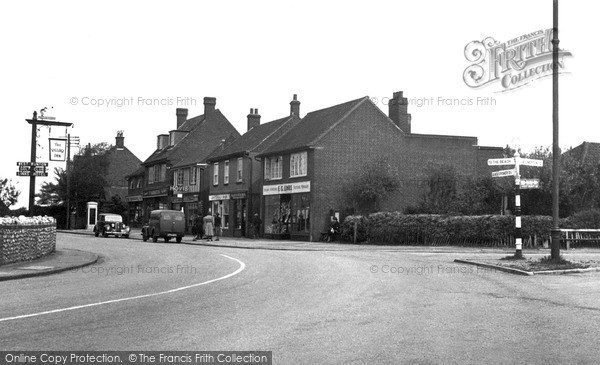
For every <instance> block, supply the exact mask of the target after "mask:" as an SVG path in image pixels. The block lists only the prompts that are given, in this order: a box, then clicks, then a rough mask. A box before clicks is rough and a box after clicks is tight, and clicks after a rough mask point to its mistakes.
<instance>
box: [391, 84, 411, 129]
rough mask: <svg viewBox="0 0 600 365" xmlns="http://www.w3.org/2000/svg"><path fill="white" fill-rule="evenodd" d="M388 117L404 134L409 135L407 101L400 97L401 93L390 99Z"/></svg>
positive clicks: (396, 93)
mask: <svg viewBox="0 0 600 365" xmlns="http://www.w3.org/2000/svg"><path fill="white" fill-rule="evenodd" d="M388 106H389V117H390V119H391V120H392V121H393V122H394V123H395V124H396V125H397V126H398V127H399V128H400V129H402V131H404V132H405V133H410V121H411V115H410V114H408V99H406V98H405V97H403V96H402V91H397V92H395V93H394V96H393V97H392V98H391V99H390V102H389V104H388Z"/></svg>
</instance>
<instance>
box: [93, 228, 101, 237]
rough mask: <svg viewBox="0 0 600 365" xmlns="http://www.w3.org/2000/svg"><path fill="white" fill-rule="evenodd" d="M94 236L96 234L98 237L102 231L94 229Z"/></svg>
mask: <svg viewBox="0 0 600 365" xmlns="http://www.w3.org/2000/svg"><path fill="white" fill-rule="evenodd" d="M94 236H96V237H98V236H100V232H98V230H97V229H95V230H94Z"/></svg>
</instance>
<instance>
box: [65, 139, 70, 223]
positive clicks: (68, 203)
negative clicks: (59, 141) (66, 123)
mask: <svg viewBox="0 0 600 365" xmlns="http://www.w3.org/2000/svg"><path fill="white" fill-rule="evenodd" d="M70 164H71V134H70V133H69V134H67V221H66V222H67V226H66V227H65V229H71V225H70V220H71V201H70V196H71V185H70V184H71V169H70Z"/></svg>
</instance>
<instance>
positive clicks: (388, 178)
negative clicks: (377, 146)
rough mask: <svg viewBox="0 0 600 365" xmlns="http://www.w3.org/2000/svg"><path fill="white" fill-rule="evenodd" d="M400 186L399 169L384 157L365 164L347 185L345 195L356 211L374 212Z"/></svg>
mask: <svg viewBox="0 0 600 365" xmlns="http://www.w3.org/2000/svg"><path fill="white" fill-rule="evenodd" d="M399 187H400V178H399V177H398V171H397V169H396V168H395V167H394V166H393V165H392V164H390V163H389V161H388V160H387V159H385V158H382V159H379V160H376V161H374V162H371V163H367V164H365V165H363V166H362V167H361V168H360V170H359V172H358V173H357V176H356V178H355V179H354V180H353V181H352V182H350V183H348V184H347V185H346V188H345V190H346V191H345V194H344V196H345V197H346V199H347V203H348V204H350V206H352V210H354V211H355V212H356V213H372V212H376V211H378V210H379V207H380V206H381V202H382V201H383V200H384V199H385V198H387V197H388V196H389V195H390V194H392V193H393V192H395V191H397V190H398V188H399Z"/></svg>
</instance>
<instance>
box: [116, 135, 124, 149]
mask: <svg viewBox="0 0 600 365" xmlns="http://www.w3.org/2000/svg"><path fill="white" fill-rule="evenodd" d="M115 145H116V147H117V148H118V149H123V148H125V137H123V131H118V132H117V136H116V137H115Z"/></svg>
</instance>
